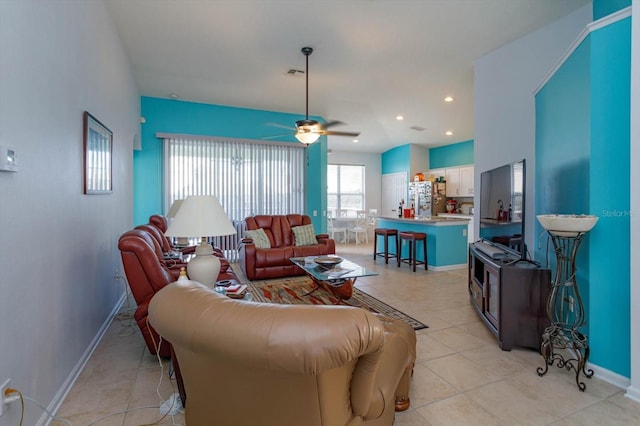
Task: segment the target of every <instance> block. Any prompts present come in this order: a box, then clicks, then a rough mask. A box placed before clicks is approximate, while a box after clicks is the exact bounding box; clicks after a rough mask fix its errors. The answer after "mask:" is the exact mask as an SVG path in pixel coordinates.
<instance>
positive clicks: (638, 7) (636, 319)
mask: <svg viewBox="0 0 640 426" xmlns="http://www.w3.org/2000/svg"><path fill="white" fill-rule="evenodd" d="M631 6H632V9H631V75H632V76H637V75H638V73H639V72H640V0H633V2H632V4H631ZM630 157H631V158H630V160H631V176H630V177H631V247H630V251H631V253H630V254H631V259H638V256H639V255H640V247H639V246H638V243H639V242H640V192H639V191H638V189H639V188H638V186H639V183H640V168H638V167H637V165H638V163H640V81H639V80H638V78H632V79H631V156H630ZM630 276H631V297H630V299H631V354H632V356H631V386H629V388H628V389H627V396H628V397H630V398H632V399H634V400H636V401H638V402H640V357H639V356H637V354H639V353H640V264H639V263H638V262H633V261H632V262H631V271H630ZM634 354H635V355H634Z"/></svg>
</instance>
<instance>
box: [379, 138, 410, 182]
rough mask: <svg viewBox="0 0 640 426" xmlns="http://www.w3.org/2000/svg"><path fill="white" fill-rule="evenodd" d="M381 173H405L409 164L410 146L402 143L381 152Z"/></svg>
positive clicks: (407, 171)
mask: <svg viewBox="0 0 640 426" xmlns="http://www.w3.org/2000/svg"><path fill="white" fill-rule="evenodd" d="M381 161H382V174H383V175H386V174H389V173H402V172H404V173H407V176H408V175H409V168H410V164H411V146H410V145H402V146H397V147H395V148H392V149H390V150H388V151H385V152H383V153H382V156H381Z"/></svg>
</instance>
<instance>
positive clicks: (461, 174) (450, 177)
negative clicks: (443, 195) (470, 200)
mask: <svg viewBox="0 0 640 426" xmlns="http://www.w3.org/2000/svg"><path fill="white" fill-rule="evenodd" d="M445 178H446V180H447V197H473V166H464V167H450V168H447V169H445Z"/></svg>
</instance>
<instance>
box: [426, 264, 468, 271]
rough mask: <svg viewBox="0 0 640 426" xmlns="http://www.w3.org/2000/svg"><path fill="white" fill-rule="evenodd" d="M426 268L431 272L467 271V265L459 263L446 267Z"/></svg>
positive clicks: (431, 266)
mask: <svg viewBox="0 0 640 426" xmlns="http://www.w3.org/2000/svg"><path fill="white" fill-rule="evenodd" d="M423 266H424V265H423ZM428 266H429V269H430V270H431V271H453V270H455V269H467V268H468V267H469V265H468V264H466V263H461V264H459V265H446V266H433V265H428Z"/></svg>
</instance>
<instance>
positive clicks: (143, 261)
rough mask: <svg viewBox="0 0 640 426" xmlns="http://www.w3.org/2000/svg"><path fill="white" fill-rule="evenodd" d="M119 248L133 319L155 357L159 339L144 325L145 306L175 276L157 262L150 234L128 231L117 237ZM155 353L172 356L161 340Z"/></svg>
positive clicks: (146, 307)
mask: <svg viewBox="0 0 640 426" xmlns="http://www.w3.org/2000/svg"><path fill="white" fill-rule="evenodd" d="M118 248H119V249H120V256H121V257H122V265H123V267H124V272H125V275H126V276H127V281H128V282H129V287H130V288H131V293H132V294H133V297H134V299H135V300H136V304H137V306H138V307H137V309H136V311H135V313H134V315H133V317H134V319H135V320H136V323H137V324H138V327H139V328H140V331H141V332H142V337H143V338H144V341H145V343H146V344H147V347H148V348H149V351H150V352H151V353H152V354H156V345H158V344H160V336H159V335H158V333H156V331H155V330H154V329H153V328H151V327H150V326H149V325H148V324H147V315H148V306H149V302H150V301H151V298H152V297H153V296H154V295H155V294H156V293H157V292H158V291H159V290H160V289H161V288H163V287H164V286H166V285H167V284H169V283H170V282H173V281H175V277H174V276H173V275H172V274H171V272H170V271H169V269H168V268H167V266H166V265H165V264H163V263H162V262H160V261H159V259H158V255H157V253H156V248H155V247H154V241H153V237H152V236H151V235H150V234H149V233H147V232H145V231H143V230H140V229H134V230H131V231H127V232H125V233H124V234H122V235H121V236H120V239H119V240H118ZM152 336H153V337H152ZM154 341H155V344H154ZM157 353H158V354H159V355H160V356H162V357H165V358H169V357H170V355H171V348H170V345H169V343H168V342H166V341H162V343H161V344H160V347H159V350H158V351H157Z"/></svg>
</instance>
